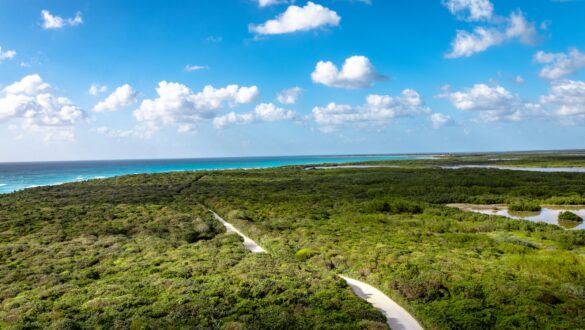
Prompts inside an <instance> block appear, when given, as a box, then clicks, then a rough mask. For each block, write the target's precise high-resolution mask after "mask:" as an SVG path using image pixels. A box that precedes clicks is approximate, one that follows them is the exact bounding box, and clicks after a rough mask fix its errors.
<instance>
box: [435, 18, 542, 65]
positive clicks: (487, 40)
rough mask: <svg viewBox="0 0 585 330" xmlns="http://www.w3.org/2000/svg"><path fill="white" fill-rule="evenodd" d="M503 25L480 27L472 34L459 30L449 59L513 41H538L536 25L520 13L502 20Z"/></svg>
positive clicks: (467, 55) (470, 54) (448, 55)
mask: <svg viewBox="0 0 585 330" xmlns="http://www.w3.org/2000/svg"><path fill="white" fill-rule="evenodd" d="M501 22H503V23H498V24H497V25H493V26H489V27H481V26H478V27H476V28H475V29H473V31H472V32H469V31H464V30H459V31H457V35H456V36H455V39H454V40H453V42H452V43H451V51H450V52H449V53H448V54H447V55H446V57H447V58H460V57H469V56H472V55H474V54H477V53H481V52H483V51H485V50H487V49H489V48H491V47H493V46H497V45H501V44H503V43H505V42H508V41H512V40H519V41H520V42H521V43H524V44H531V43H533V42H534V41H535V40H536V37H537V33H536V28H535V24H534V23H533V22H528V21H527V20H526V17H524V14H523V13H522V12H520V11H518V12H514V13H512V14H510V16H509V17H507V18H504V19H502V20H501Z"/></svg>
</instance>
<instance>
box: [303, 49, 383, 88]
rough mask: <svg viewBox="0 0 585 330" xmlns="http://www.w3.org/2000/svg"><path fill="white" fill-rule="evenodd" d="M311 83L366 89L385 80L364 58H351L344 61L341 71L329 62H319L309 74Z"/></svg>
mask: <svg viewBox="0 0 585 330" xmlns="http://www.w3.org/2000/svg"><path fill="white" fill-rule="evenodd" d="M311 78H312V79H313V82H315V83H318V84H323V85H325V86H329V87H337V88H349V89H354V88H366V87H371V86H372V84H373V83H374V82H375V81H380V80H384V79H387V77H385V76H383V75H381V74H379V73H378V72H377V71H376V68H375V67H374V65H372V63H371V62H370V60H369V59H368V58H367V57H365V56H352V57H349V58H347V59H346V60H345V62H344V63H343V67H342V68H341V71H340V70H339V69H338V68H337V66H336V65H335V64H333V63H332V62H329V61H326V62H325V61H320V62H319V63H317V66H316V67H315V71H313V73H311Z"/></svg>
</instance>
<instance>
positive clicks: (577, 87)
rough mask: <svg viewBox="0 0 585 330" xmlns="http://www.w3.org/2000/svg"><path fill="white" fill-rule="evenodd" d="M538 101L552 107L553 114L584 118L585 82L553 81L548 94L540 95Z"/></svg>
mask: <svg viewBox="0 0 585 330" xmlns="http://www.w3.org/2000/svg"><path fill="white" fill-rule="evenodd" d="M540 102H541V103H542V104H543V105H545V106H550V107H552V108H553V114H554V115H557V116H562V117H570V116H578V117H581V118H585V82H583V81H573V80H565V81H556V82H553V83H552V85H551V89H550V93H549V95H546V96H543V97H541V99H540Z"/></svg>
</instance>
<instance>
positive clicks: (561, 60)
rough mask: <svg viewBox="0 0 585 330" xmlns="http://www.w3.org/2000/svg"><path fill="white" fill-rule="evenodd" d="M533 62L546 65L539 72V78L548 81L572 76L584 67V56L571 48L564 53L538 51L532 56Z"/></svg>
mask: <svg viewBox="0 0 585 330" xmlns="http://www.w3.org/2000/svg"><path fill="white" fill-rule="evenodd" d="M534 60H535V61H536V62H537V63H542V64H546V65H545V66H544V67H543V68H542V70H541V71H540V76H541V77H542V78H545V79H550V80H556V79H560V78H562V77H564V76H567V75H571V74H574V73H575V72H577V71H578V70H579V69H581V68H584V67H585V54H583V53H581V52H580V51H579V50H578V49H576V48H571V49H569V50H568V51H567V52H566V53H545V52H543V51H539V52H537V53H536V54H535V55H534Z"/></svg>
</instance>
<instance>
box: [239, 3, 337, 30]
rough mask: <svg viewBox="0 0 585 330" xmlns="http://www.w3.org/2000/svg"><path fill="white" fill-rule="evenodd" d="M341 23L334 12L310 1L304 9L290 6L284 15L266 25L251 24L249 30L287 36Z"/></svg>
mask: <svg viewBox="0 0 585 330" xmlns="http://www.w3.org/2000/svg"><path fill="white" fill-rule="evenodd" d="M340 21H341V17H339V15H337V13H336V12H334V11H333V10H331V9H329V8H326V7H323V6H321V5H318V4H315V3H313V2H311V1H309V2H307V4H306V5H305V6H304V7H299V6H295V5H291V6H289V7H288V8H287V9H286V11H285V12H284V13H282V14H280V15H279V16H278V17H276V18H275V19H272V20H269V21H267V22H265V23H264V24H260V25H254V24H250V26H249V30H250V32H253V33H256V34H265V35H269V34H285V33H293V32H299V31H309V30H314V29H317V28H321V27H325V26H338V25H339V22H340Z"/></svg>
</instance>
